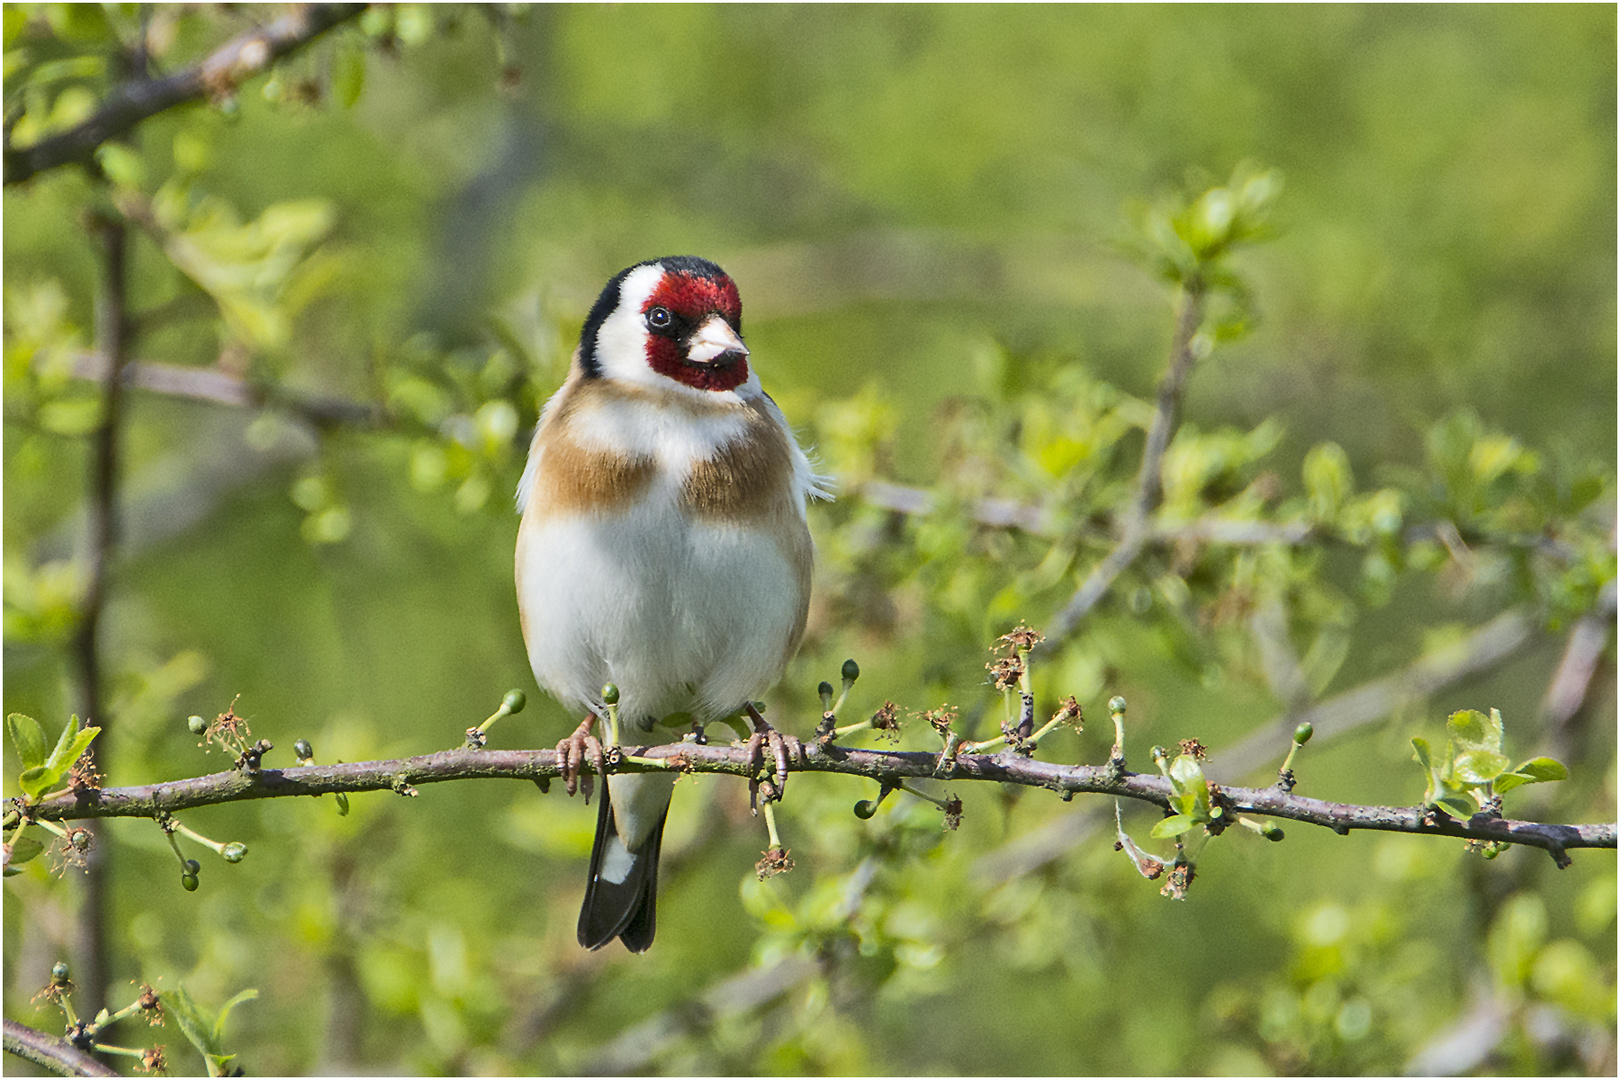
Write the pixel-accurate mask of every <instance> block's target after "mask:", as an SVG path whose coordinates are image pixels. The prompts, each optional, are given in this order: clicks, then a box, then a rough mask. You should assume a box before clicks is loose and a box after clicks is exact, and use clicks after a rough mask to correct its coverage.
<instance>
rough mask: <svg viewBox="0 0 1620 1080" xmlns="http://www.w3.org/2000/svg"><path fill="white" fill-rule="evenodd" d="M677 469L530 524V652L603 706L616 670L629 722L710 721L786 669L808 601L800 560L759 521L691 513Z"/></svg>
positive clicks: (566, 694) (563, 694)
mask: <svg viewBox="0 0 1620 1080" xmlns="http://www.w3.org/2000/svg"><path fill="white" fill-rule="evenodd" d="M679 479H681V477H679V476H677V475H671V474H670V473H669V472H667V471H662V470H661V471H660V474H659V477H658V478H657V480H656V481H655V482H654V486H653V488H652V490H650V491H649V492H648V493H647V494H646V496H645V497H643V498H641V499H639V500H637V502H636V503H635V504H634V505H633V506H631V507H629V508H628V509H625V510H623V511H620V512H617V513H611V514H588V515H569V516H556V515H553V516H547V517H539V518H537V519H536V520H535V521H531V522H525V526H524V528H523V530H522V531H521V533H520V537H519V543H520V545H521V550H520V552H519V558H520V560H522V562H523V567H524V569H523V574H522V581H521V592H520V595H519V604H520V605H521V607H522V608H523V611H524V617H525V622H526V626H527V629H528V648H529V662H530V664H531V665H532V666H533V668H534V672H535V676H536V678H537V679H538V680H539V681H540V682H541V683H542V684H543V685H544V686H545V687H546V689H547V690H549V691H550V692H551V693H552V694H553V695H555V696H556V697H557V698H559V699H560V700H562V701H564V702H567V703H569V704H571V705H574V706H576V707H579V708H590V707H597V706H600V704H601V689H602V685H603V684H604V683H607V682H612V683H614V684H615V685H616V686H618V687H619V689H620V693H621V695H622V696H621V699H620V715H621V716H622V717H624V718H625V719H626V720H630V721H634V722H638V723H639V722H640V721H642V720H644V719H646V718H662V717H664V716H666V715H668V714H670V713H672V712H682V711H690V712H693V713H695V714H696V715H697V716H698V717H699V718H701V719H703V720H710V719H714V718H715V717H717V716H721V715H724V714H726V713H728V712H731V711H733V710H734V709H736V708H738V707H740V706H741V705H743V704H744V703H745V702H747V701H749V700H751V699H752V698H755V697H757V696H759V695H760V694H762V693H763V692H764V691H765V690H766V689H768V688H769V687H770V686H771V685H772V684H774V683H775V682H776V681H777V679H779V678H780V677H781V674H782V668H783V666H784V664H785V662H786V654H787V647H788V643H789V642H790V641H791V640H792V638H793V637H794V635H795V634H796V633H797V631H798V620H799V618H800V617H801V614H800V613H801V611H802V601H801V598H800V597H799V596H798V595H797V588H798V586H797V584H796V581H797V575H796V573H795V568H794V567H792V566H790V565H788V561H787V559H786V557H784V555H783V553H782V550H781V547H780V545H779V544H777V543H776V541H775V540H774V539H773V538H772V537H771V536H770V535H769V534H767V533H765V532H763V531H761V530H759V529H755V528H747V527H742V526H736V525H722V524H708V523H694V522H692V521H690V520H688V519H687V518H686V517H685V516H684V515H683V514H682V513H681V512H680V510H679V506H678V496H679Z"/></svg>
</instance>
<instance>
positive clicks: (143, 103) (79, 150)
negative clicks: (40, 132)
mask: <svg viewBox="0 0 1620 1080" xmlns="http://www.w3.org/2000/svg"><path fill="white" fill-rule="evenodd" d="M365 9H366V5H365V4H294V5H291V7H290V8H289V10H288V12H287V13H286V14H285V15H283V16H282V17H281V18H279V19H277V20H276V21H275V22H273V23H271V24H270V25H268V26H264V27H260V28H258V29H254V30H250V31H248V32H247V33H245V34H240V35H238V36H237V37H235V38H232V39H231V40H230V41H229V42H227V43H226V44H224V45H222V46H220V47H219V48H218V49H216V50H214V52H213V53H211V54H210V55H209V56H208V58H207V59H205V60H204V61H203V62H202V63H200V64H197V65H196V66H195V67H190V68H187V69H186V70H184V71H180V72H176V73H175V74H173V75H170V76H168V77H166V78H162V79H151V80H130V81H127V82H122V83H119V84H118V85H117V86H115V87H114V88H113V90H112V93H111V94H109V95H108V96H107V100H106V101H104V102H102V104H101V108H99V109H97V110H96V111H95V112H94V113H93V114H91V116H90V117H89V118H88V119H86V120H83V121H81V122H80V123H78V124H77V125H75V126H73V127H71V128H69V129H68V130H66V131H63V132H60V133H59V134H56V135H52V136H50V137H49V138H46V139H42V140H40V141H39V142H37V143H35V144H34V145H32V146H25V147H22V148H17V147H14V146H12V145H11V143H10V141H9V139H8V140H7V143H6V148H5V184H6V186H7V187H10V186H11V185H12V184H20V183H22V182H23V181H25V180H28V179H31V178H32V177H34V176H37V175H38V174H39V173H42V172H45V171H47V170H49V169H54V168H56V167H58V166H60V165H68V164H72V163H75V162H78V163H87V162H89V161H91V160H92V159H93V158H94V156H95V152H96V150H97V148H99V147H100V146H101V145H102V144H103V143H105V142H108V141H109V140H112V139H116V138H119V137H121V136H123V135H126V134H128V133H129V132H130V131H131V130H133V129H134V128H135V126H136V125H137V124H139V123H141V121H143V120H146V119H147V118H149V117H152V116H156V115H157V114H158V113H161V112H165V111H167V110H169V109H172V108H174V107H175V106H176V105H183V104H185V103H186V102H190V101H199V100H201V99H203V98H210V99H216V98H221V97H225V96H228V95H229V94H231V93H233V92H234V91H235V90H236V88H237V87H238V86H240V85H241V84H242V83H244V82H246V81H247V80H248V79H250V78H252V77H253V76H255V75H257V74H259V73H260V72H262V71H264V70H265V69H266V68H268V67H269V66H270V65H271V64H274V63H275V62H276V61H277V60H279V59H281V58H282V57H283V56H286V55H287V54H288V53H291V52H294V51H295V50H297V49H300V48H302V47H303V46H305V45H307V44H309V43H310V42H311V41H314V40H315V39H316V38H318V37H320V36H321V35H322V34H324V33H326V31H328V30H330V29H332V28H333V27H334V26H337V25H339V24H340V23H343V22H344V21H346V20H348V19H352V18H354V17H355V16H357V15H359V14H360V13H361V12H362V11H364V10H365Z"/></svg>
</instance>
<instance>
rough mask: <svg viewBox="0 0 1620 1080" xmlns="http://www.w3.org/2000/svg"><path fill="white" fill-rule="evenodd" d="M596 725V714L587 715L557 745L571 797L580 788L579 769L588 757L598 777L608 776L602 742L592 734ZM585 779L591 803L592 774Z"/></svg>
mask: <svg viewBox="0 0 1620 1080" xmlns="http://www.w3.org/2000/svg"><path fill="white" fill-rule="evenodd" d="M595 723H596V714H595V713H586V714H585V719H584V720H581V721H580V724H579V727H577V728H575V729H574V733H573V734H572V735H570V736H568V738H566V739H564V740H562V741H561V742H559V743H558V744H557V762H558V765H559V766H560V767H561V769H562V776H563V784H564V787H565V788H566V790H567V792H568V794H570V795H572V794H574V792H576V791H578V790H579V788H580V772H579V769H580V766H581V765H582V764H584V762H585V760H586V758H587V756H588V757H589V759H590V763H591V766H592V768H594V769H595V770H596V775H597V776H605V775H607V755H606V753H605V752H604V751H603V750H602V743H601V741H600V740H598V739H597V737H596V736H595V735H593V734H591V728H592V726H593V725H595ZM584 779H585V783H584V787H585V801H586V802H590V799H591V791H592V788H593V787H594V781H593V780H592V777H591V774H590V773H586V774H585V777H584Z"/></svg>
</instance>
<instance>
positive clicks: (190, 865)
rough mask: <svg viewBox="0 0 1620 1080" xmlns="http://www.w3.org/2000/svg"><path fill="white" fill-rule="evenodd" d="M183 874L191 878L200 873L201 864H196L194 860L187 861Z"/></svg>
mask: <svg viewBox="0 0 1620 1080" xmlns="http://www.w3.org/2000/svg"><path fill="white" fill-rule="evenodd" d="M185 872H186V873H188V874H191V875H193V876H195V875H196V874H199V873H201V872H202V863H200V862H198V861H197V860H196V859H187V860H186V869H185Z"/></svg>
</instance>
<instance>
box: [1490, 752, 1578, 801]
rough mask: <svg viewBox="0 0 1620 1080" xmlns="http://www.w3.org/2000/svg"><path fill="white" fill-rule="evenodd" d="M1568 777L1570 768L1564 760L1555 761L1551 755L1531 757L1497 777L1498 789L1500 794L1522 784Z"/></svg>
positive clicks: (1566, 778) (1540, 782) (1542, 782)
mask: <svg viewBox="0 0 1620 1080" xmlns="http://www.w3.org/2000/svg"><path fill="white" fill-rule="evenodd" d="M1568 779H1569V770H1568V769H1566V768H1565V767H1564V765H1563V763H1562V762H1559V761H1554V760H1553V759H1552V758H1550V757H1538V758H1531V759H1530V760H1529V761H1526V762H1525V763H1524V764H1522V765H1520V766H1518V767H1517V768H1515V769H1514V770H1513V771H1512V772H1510V773H1504V774H1503V775H1501V776H1499V777H1497V779H1496V790H1497V793H1498V794H1500V793H1501V792H1504V791H1512V790H1513V789H1514V788H1516V787H1518V786H1519V785H1520V784H1544V783H1547V782H1548V781H1551V780H1568Z"/></svg>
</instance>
